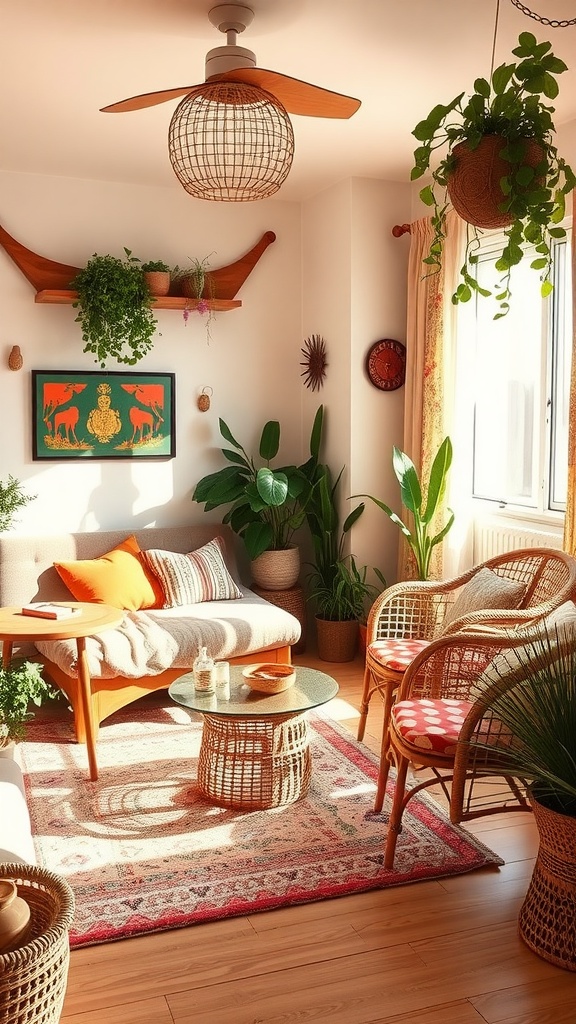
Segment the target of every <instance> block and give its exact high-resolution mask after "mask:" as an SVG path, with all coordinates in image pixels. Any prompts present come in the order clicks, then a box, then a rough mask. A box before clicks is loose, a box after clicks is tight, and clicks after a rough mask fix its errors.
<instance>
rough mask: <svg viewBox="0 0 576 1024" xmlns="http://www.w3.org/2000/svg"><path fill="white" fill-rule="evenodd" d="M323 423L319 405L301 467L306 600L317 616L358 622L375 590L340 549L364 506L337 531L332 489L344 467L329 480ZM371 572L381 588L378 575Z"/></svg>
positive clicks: (336, 487) (335, 494) (335, 496)
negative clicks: (308, 548)
mask: <svg viewBox="0 0 576 1024" xmlns="http://www.w3.org/2000/svg"><path fill="white" fill-rule="evenodd" d="M323 422H324V408H323V406H320V407H319V409H318V411H317V413H316V416H315V419H314V424H313V427H312V434H311V439H310V459H309V460H308V462H307V463H305V464H304V465H303V466H302V467H301V469H302V472H303V474H304V476H305V478H306V489H305V491H304V492H303V499H304V511H305V516H306V522H307V524H308V528H309V530H310V536H311V539H312V549H313V562H312V566H311V571H310V572H309V574H308V576H307V587H308V597H309V599H310V600H311V601H313V603H314V605H315V607H316V611H317V614H318V615H320V616H321V617H322V618H327V619H333V620H343V619H355V618H358V619H361V618H362V617H363V612H364V605H365V602H366V600H367V599H370V598H371V597H374V596H376V593H377V588H376V587H375V586H372V585H371V584H369V583H367V582H366V573H367V567H366V566H362V567H361V568H359V567H358V566H357V564H356V561H355V559H354V556H352V555H350V556H348V558H346V557H345V554H344V545H345V542H346V535H347V534H348V533H349V531H350V530H351V529H352V527H353V526H354V523H356V522H357V521H358V519H359V518H360V516H361V515H362V513H363V511H364V507H365V506H364V503H363V502H362V503H360V504H359V505H357V506H356V507H355V508H354V509H352V511H351V512H350V513H349V514H348V516H347V517H346V519H345V520H344V523H343V525H342V527H340V512H339V495H338V490H339V486H340V482H341V479H342V474H343V472H344V467H342V469H341V470H340V472H339V473H338V476H337V477H336V479H335V480H334V479H333V476H332V471H331V469H330V467H329V466H328V465H326V464H325V463H322V462H320V448H321V443H322V428H323ZM373 571H374V573H375V574H376V576H377V577H378V579H379V580H380V582H381V583H382V585H383V586H384V587H385V586H386V581H385V580H384V577H383V576H382V574H381V572H380V571H379V570H378V569H374V570H373Z"/></svg>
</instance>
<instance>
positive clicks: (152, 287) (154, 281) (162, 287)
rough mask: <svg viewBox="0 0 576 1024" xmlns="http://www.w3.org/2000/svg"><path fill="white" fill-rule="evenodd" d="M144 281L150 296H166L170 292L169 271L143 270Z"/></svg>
mask: <svg viewBox="0 0 576 1024" xmlns="http://www.w3.org/2000/svg"><path fill="white" fill-rule="evenodd" d="M144 280H145V281H146V284H147V285H148V288H149V291H150V294H151V295H158V296H160V295H168V292H169V291H170V271H168V270H145V271H144Z"/></svg>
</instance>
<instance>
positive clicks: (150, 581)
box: [54, 537, 164, 612]
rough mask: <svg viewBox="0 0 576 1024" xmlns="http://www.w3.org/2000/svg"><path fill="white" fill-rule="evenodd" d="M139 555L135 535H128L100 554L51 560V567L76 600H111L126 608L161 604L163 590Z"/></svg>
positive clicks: (132, 608) (136, 609) (134, 608)
mask: <svg viewBox="0 0 576 1024" xmlns="http://www.w3.org/2000/svg"><path fill="white" fill-rule="evenodd" d="M140 556H141V552H140V546H139V544H138V541H137V540H136V538H135V537H127V538H126V540H125V541H122V543H121V544H118V546H117V547H115V548H114V549H113V550H112V551H108V552H107V553H106V554H105V555H100V557H99V558H85V559H82V560H80V561H78V562H54V567H55V569H56V571H57V572H58V575H59V576H60V578H61V579H62V580H63V581H64V583H65V584H66V586H67V587H68V590H69V591H70V593H71V594H72V596H73V597H75V598H76V600H77V601H93V602H96V603H97V604H110V605H112V606H113V607H114V608H123V609H124V610H125V611H129V612H135V611H138V609H140V608H161V607H162V605H163V603H164V593H163V591H162V589H161V587H160V586H159V583H158V581H157V580H156V578H155V576H154V574H153V573H151V572H149V571H147V569H146V567H145V565H144V563H143V562H142V560H141V557H140Z"/></svg>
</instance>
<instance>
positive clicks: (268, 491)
mask: <svg viewBox="0 0 576 1024" xmlns="http://www.w3.org/2000/svg"><path fill="white" fill-rule="evenodd" d="M219 426H220V433H221V435H222V437H223V438H224V440H225V441H227V442H228V444H230V445H232V448H222V449H221V451H222V455H223V456H224V458H225V459H226V460H227V462H228V463H230V465H228V466H225V467H224V468H223V469H219V470H218V471H217V472H216V473H210V474H209V475H208V476H205V477H202V479H201V480H199V481H198V483H197V484H196V487H195V488H194V492H193V494H192V500H193V501H198V502H204V503H205V504H204V511H205V512H211V511H212V510H213V509H215V508H219V507H221V506H222V505H231V507H230V508H229V509H228V511H227V512H226V513H225V515H224V518H223V520H222V521H223V522H224V523H228V524H229V525H230V526H231V528H232V530H233V531H234V532H235V533H236V534H238V536H240V537H241V538H242V540H243V541H244V544H245V545H246V550H247V552H248V555H249V557H250V558H251V559H255V558H257V557H258V555H261V554H262V553H263V552H264V551H271V550H272V551H281V550H285V549H287V548H289V547H291V545H292V539H293V536H294V533H295V531H296V530H297V529H298V528H299V527H300V526H301V525H302V523H303V521H304V512H303V510H302V509H301V507H300V504H299V498H300V495H301V494H302V491H303V489H304V486H305V479H304V477H303V474H302V472H301V471H300V470H299V469H298V468H297V467H296V466H284V467H281V468H278V469H274V468H272V465H271V463H272V461H273V460H274V459H275V458H276V456H277V454H278V450H279V447H280V424H279V422H278V421H277V420H269V421H268V422H267V423H265V425H264V427H263V430H262V434H261V437H260V443H259V447H258V455H259V459H260V460H261V462H263V463H264V465H258V464H257V461H256V460H255V459H254V458H253V457H252V456H251V455H249V454H248V452H247V451H246V449H245V448H244V447H243V446H242V445H241V444H240V442H239V441H237V440H236V438H235V437H234V436H233V434H232V432H231V430H230V428H229V427H228V425H227V424H226V423H225V422H224V420H223V419H220V420H219Z"/></svg>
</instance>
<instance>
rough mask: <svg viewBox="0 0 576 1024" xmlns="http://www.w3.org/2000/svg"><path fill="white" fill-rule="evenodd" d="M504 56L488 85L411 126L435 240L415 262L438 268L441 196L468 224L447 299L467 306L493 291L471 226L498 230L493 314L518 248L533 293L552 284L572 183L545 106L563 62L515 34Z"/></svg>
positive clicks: (505, 293) (503, 305) (504, 304)
mask: <svg viewBox="0 0 576 1024" xmlns="http://www.w3.org/2000/svg"><path fill="white" fill-rule="evenodd" d="M512 52H513V54H514V55H515V56H516V57H518V58H519V59H518V60H517V61H516V62H514V63H510V64H501V65H500V67H498V68H496V69H495V71H493V73H492V74H491V77H490V80H489V81H488V80H487V79H485V78H477V79H476V81H475V82H474V92H473V93H472V95H471V96H468V97H465V94H464V93H460V94H459V95H458V96H456V97H455V99H453V100H452V101H451V103H448V104H447V105H444V104H441V103H439V104H437V105H436V106H435V107H434V108H433V109H432V111H431V112H430V113H429V114H428V117H427V118H425V119H424V120H423V121H420V122H419V124H417V125H416V127H415V128H414V130H413V132H412V134H413V135H414V136H415V138H416V139H417V140H418V142H419V145H418V147H417V148H416V150H415V151H414V167H413V169H412V174H411V177H412V180H414V179H417V178H420V177H422V175H424V174H426V173H427V172H430V173H431V175H432V184H431V185H426V186H425V188H423V189H422V191H421V192H420V198H421V200H422V201H423V202H424V203H425V204H426V205H427V206H429V207H432V208H433V214H432V226H433V230H434V237H433V240H432V243H431V246H430V251H429V253H428V256H427V257H426V258H425V260H424V262H425V263H426V264H428V266H429V267H431V268H432V269H434V268H436V269H437V268H439V266H440V262H441V258H442V250H443V242H444V237H445V218H446V211H447V208H448V200H450V202H451V204H452V206H453V207H454V209H455V210H456V212H457V213H458V214H459V215H460V216H461V217H462V218H463V219H464V220H465V221H467V222H468V223H469V224H471V225H472V226H473V227H474V231H473V232H472V234H470V232H469V237H468V244H467V247H466V258H465V261H464V265H463V266H462V268H461V271H460V275H461V282H460V284H459V285H458V287H457V289H456V291H455V293H454V295H453V296H452V301H453V302H455V303H456V302H466V301H468V300H469V299H470V298H471V296H472V294H473V293H477V294H479V295H483V296H486V295H491V294H492V292H491V291H489V290H488V289H486V288H481V287H480V286H479V284H478V281H477V278H476V276H475V274H474V268H475V263H476V261H477V257H476V255H475V250H476V248H477V230H476V229H477V228H504V229H505V230H504V235H505V243H504V244H503V247H502V251H501V253H500V256H499V258H498V260H497V262H496V270H497V271H498V272H499V273H501V274H502V279H501V280H500V282H499V283H498V285H497V289H496V290H497V295H496V299H497V301H498V302H499V304H500V305H499V312H498V313H497V314H496V316H497V317H498V316H504V315H505V314H506V312H507V311H508V309H509V299H510V275H511V271H512V268H513V267H514V266H515V265H516V264H518V263H520V261H521V260H522V258H523V257H524V255H525V252H526V249H527V247H529V249H530V250H531V251H532V254H533V255H532V256H531V257H530V258H531V259H532V262H531V266H532V267H533V268H534V269H535V270H537V271H539V272H540V277H541V291H542V295H543V296H546V295H548V294H549V293H550V291H551V290H552V283H551V281H550V267H551V254H550V238H563V237H564V236H565V231H564V228H563V227H561V226H560V222H561V221H562V219H563V217H564V213H565V197H566V195H567V194H568V193H569V192H571V191H572V189H573V188H574V186H575V185H576V178H575V176H574V173H573V171H572V169H571V167H570V166H569V165H568V164H567V163H566V162H565V161H564V160H563V159H562V158H561V157H559V156H558V152H557V150H556V147H555V145H554V141H553V140H554V133H555V127H554V123H553V121H552V116H551V115H552V114H553V113H554V107H552V106H550V103H549V101H550V100H552V99H554V98H555V97H556V96H557V95H558V83H557V81H556V76H557V75H559V74H562V73H563V72H564V71H566V70H567V68H566V64H565V63H564V61H562V60H560V59H559V58H558V57H555V56H554V54H553V53H552V49H551V44H550V43H548V42H543V43H538V42H537V40H536V38H535V36H534V35H532V33H531V32H522V33H521V34H520V36H519V39H518V46H517V47H516V48H515V49H514V50H513V51H512ZM443 146H446V147H447V154H446V156H444V157H443V159H441V160H440V163H439V164H438V165H437V166H436V167H435V168H434V169H433V170H431V162H432V159H433V155H435V154H436V152H437V151H438V150H439V149H440V148H442V147H443Z"/></svg>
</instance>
